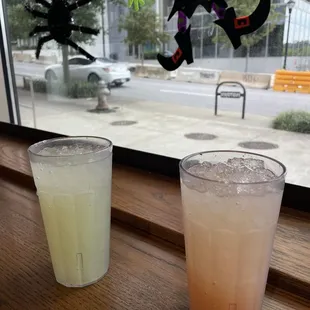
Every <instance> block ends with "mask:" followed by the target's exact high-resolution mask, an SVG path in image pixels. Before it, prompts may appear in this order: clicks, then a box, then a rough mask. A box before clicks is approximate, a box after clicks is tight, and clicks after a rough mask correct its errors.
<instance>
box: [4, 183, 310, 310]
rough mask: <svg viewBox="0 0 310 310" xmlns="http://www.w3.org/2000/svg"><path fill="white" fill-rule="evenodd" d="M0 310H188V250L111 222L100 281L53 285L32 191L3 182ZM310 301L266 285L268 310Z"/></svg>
mask: <svg viewBox="0 0 310 310" xmlns="http://www.w3.org/2000/svg"><path fill="white" fill-rule="evenodd" d="M0 201H1V203H0V250H1V252H0V253H1V255H0V309H1V310H9V309H10V310H12V309H13V310H21V309H23V310H24V309H26V310H27V309H29V310H45V309H47V310H50V309H51V310H55V309H62V310H66V309H68V310H72V309H74V310H79V309H84V310H97V309H98V310H102V309H103V310H114V309H115V310H146V309H147V310H188V309H189V306H188V294H187V280H186V271H185V257H184V253H183V251H182V250H181V249H180V248H178V247H176V246H174V245H172V244H171V243H167V242H164V241H162V240H160V239H159V238H155V237H150V235H148V234H146V233H143V232H141V231H135V230H133V229H132V227H130V226H125V225H123V224H119V223H113V224H112V232H111V264H110V268H109V272H108V274H107V275H106V276H105V277H104V278H103V279H102V280H101V281H99V282H98V283H96V284H94V285H91V286H89V287H86V288H81V289H72V288H71V289H70V288H66V287H63V286H61V285H59V284H57V283H56V281H55V278H54V275H53V270H52V265H51V261H50V256H49V252H48V246H47V241H46V237H45V233H44V228H43V223H42V218H41V212H40V208H39V204H38V201H37V197H36V195H35V193H34V191H33V190H31V189H30V188H26V187H23V186H21V185H18V184H15V183H13V182H10V181H8V180H3V179H0ZM308 304H309V301H307V300H305V299H303V298H300V297H297V296H295V295H291V294H288V293H287V292H284V291H282V290H280V289H278V288H275V287H273V286H268V287H267V291H266V296H265V300H264V306H263V309H264V310H292V309H295V310H306V309H309V308H308Z"/></svg>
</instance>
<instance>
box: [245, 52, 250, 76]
mask: <svg viewBox="0 0 310 310" xmlns="http://www.w3.org/2000/svg"><path fill="white" fill-rule="evenodd" d="M249 58H250V47H249V46H247V47H246V58H245V68H244V72H248V68H249Z"/></svg>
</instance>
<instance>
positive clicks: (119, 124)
mask: <svg viewBox="0 0 310 310" xmlns="http://www.w3.org/2000/svg"><path fill="white" fill-rule="evenodd" d="M137 123H138V122H136V121H115V122H112V123H110V124H111V125H112V126H130V125H134V124H137Z"/></svg>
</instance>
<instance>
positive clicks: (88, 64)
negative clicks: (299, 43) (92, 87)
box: [45, 56, 131, 86]
mask: <svg viewBox="0 0 310 310" xmlns="http://www.w3.org/2000/svg"><path fill="white" fill-rule="evenodd" d="M69 72H70V78H71V79H72V80H80V81H85V82H86V81H88V82H91V83H98V81H100V80H103V81H105V82H106V83H107V84H109V85H111V84H114V85H115V86H121V85H123V84H124V83H125V82H128V81H130V79H131V73H130V71H129V70H128V68H127V66H126V65H124V64H121V63H118V62H117V61H115V60H113V59H109V58H103V57H102V58H100V57H99V58H97V59H96V60H95V61H91V60H89V59H87V58H86V57H84V56H74V57H71V58H69ZM45 79H46V80H47V81H56V80H60V81H61V80H62V79H63V68H62V64H61V63H60V64H55V65H50V66H48V67H46V69H45Z"/></svg>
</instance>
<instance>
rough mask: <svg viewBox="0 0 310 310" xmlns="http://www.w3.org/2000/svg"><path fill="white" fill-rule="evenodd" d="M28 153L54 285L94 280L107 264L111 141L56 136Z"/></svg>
mask: <svg viewBox="0 0 310 310" xmlns="http://www.w3.org/2000/svg"><path fill="white" fill-rule="evenodd" d="M28 152H29V156H30V163H31V169H32V173H33V177H34V181H35V185H36V188H37V194H38V197H39V202H40V206H41V213H42V217H43V222H44V227H45V232H46V236H47V241H48V245H49V251H50V255H51V260H52V265H53V269H54V273H55V277H56V281H57V282H59V283H60V284H62V285H65V286H70V287H82V286H86V285H90V284H92V283H94V282H96V281H98V280H99V279H100V278H102V277H103V276H104V275H105V274H106V272H107V270H108V267H109V261H110V222H111V183H112V182H111V178H112V143H111V141H109V140H106V139H103V138H98V137H69V138H57V139H51V140H45V141H42V142H39V143H36V144H33V145H32V146H30V148H29V149H28Z"/></svg>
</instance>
